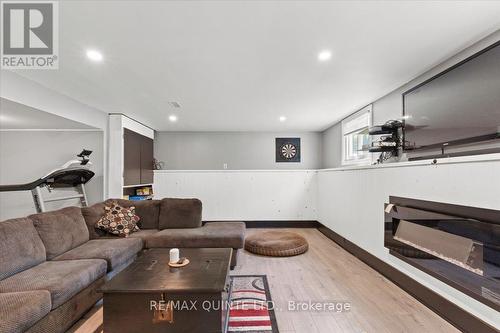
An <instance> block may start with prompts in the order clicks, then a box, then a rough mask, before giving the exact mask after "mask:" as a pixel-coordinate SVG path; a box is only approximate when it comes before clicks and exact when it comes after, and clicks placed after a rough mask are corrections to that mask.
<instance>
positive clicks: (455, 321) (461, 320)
mask: <svg viewBox="0 0 500 333" xmlns="http://www.w3.org/2000/svg"><path fill="white" fill-rule="evenodd" d="M317 223H318V224H319V225H320V226H319V227H318V230H319V231H320V232H321V233H322V234H324V235H325V236H326V237H328V238H329V239H331V240H332V241H334V242H335V243H337V244H338V245H339V246H341V247H342V248H344V249H345V250H346V251H348V252H350V253H351V254H352V255H354V256H355V257H356V258H358V259H359V260H361V261H363V262H364V263H365V264H367V265H368V266H370V267H371V268H373V269H374V270H376V271H377V272H379V273H380V274H382V275H383V276H385V277H386V278H387V279H389V280H391V281H392V282H393V283H394V284H396V285H397V286H398V287H400V288H401V289H403V290H404V291H406V292H407V293H408V294H410V295H411V296H413V297H414V298H416V299H417V300H418V301H419V302H421V303H422V304H424V305H425V306H427V307H428V308H429V309H431V310H432V311H434V312H435V313H437V314H438V315H439V316H441V317H442V318H443V319H445V320H446V321H448V322H449V323H450V324H452V325H453V326H455V327H456V328H458V329H459V330H461V331H462V332H470V333H475V332H482V333H490V332H491V333H496V332H498V330H496V329H495V328H494V327H493V326H490V325H489V324H488V323H485V322H484V321H482V320H481V319H479V318H477V317H476V316H474V315H472V314H470V313H469V312H467V311H465V310H464V309H462V308H461V307H459V306H457V305H456V304H454V303H452V302H450V301H449V300H447V299H446V298H444V297H443V296H441V295H439V294H438V293H436V292H434V291H432V290H431V289H429V288H427V287H425V286H424V285H422V284H420V283H418V282H417V281H415V280H413V279H412V278H410V277H409V276H408V275H406V274H404V273H402V272H400V271H399V270H397V269H396V268H394V267H392V266H391V265H389V264H387V263H386V262H384V261H382V260H380V259H379V258H377V257H376V256H374V255H373V254H371V253H369V252H368V251H366V250H364V249H362V248H361V247H359V246H357V245H356V244H354V243H352V242H351V241H349V240H347V239H345V238H344V237H342V236H340V235H339V234H337V233H336V232H335V231H333V230H331V229H330V228H328V227H326V226H324V225H322V224H321V223H320V222H317Z"/></svg>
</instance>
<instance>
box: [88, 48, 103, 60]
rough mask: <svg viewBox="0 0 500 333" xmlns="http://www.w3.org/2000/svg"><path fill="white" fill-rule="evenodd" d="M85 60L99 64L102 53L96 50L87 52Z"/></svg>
mask: <svg viewBox="0 0 500 333" xmlns="http://www.w3.org/2000/svg"><path fill="white" fill-rule="evenodd" d="M87 58H89V59H90V60H92V61H95V62H99V61H102V59H103V56H102V53H101V52H99V51H97V50H87Z"/></svg>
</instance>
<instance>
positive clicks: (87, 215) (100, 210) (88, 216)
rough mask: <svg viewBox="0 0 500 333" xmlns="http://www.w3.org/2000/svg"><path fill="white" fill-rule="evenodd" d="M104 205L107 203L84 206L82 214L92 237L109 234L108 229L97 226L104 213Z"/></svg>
mask: <svg viewBox="0 0 500 333" xmlns="http://www.w3.org/2000/svg"><path fill="white" fill-rule="evenodd" d="M104 206H105V204H104V203H103V202H99V203H96V204H94V205H92V206H89V207H82V215H83V218H84V219H85V223H86V224H87V229H88V231H89V238H90V239H96V238H99V237H102V236H106V235H107V232H106V231H104V230H101V229H97V228H96V227H95V224H96V223H97V221H99V219H100V218H101V217H102V216H103V215H104Z"/></svg>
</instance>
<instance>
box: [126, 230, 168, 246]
mask: <svg viewBox="0 0 500 333" xmlns="http://www.w3.org/2000/svg"><path fill="white" fill-rule="evenodd" d="M158 231H160V230H158V229H146V230H144V229H141V230H139V231H137V232H134V233H133V234H130V236H128V238H139V239H142V241H143V242H144V243H145V242H146V238H148V237H150V236H152V235H154V234H156V233H157V232H158Z"/></svg>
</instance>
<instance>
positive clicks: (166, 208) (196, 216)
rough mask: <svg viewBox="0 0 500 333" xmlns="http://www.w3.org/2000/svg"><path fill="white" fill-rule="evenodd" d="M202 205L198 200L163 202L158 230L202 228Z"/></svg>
mask: <svg viewBox="0 0 500 333" xmlns="http://www.w3.org/2000/svg"><path fill="white" fill-rule="evenodd" d="M201 212H202V204H201V201H200V200H198V199H174V198H165V199H162V200H161V204H160V217H159V220H158V228H159V229H160V230H163V229H180V228H198V227H201Z"/></svg>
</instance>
